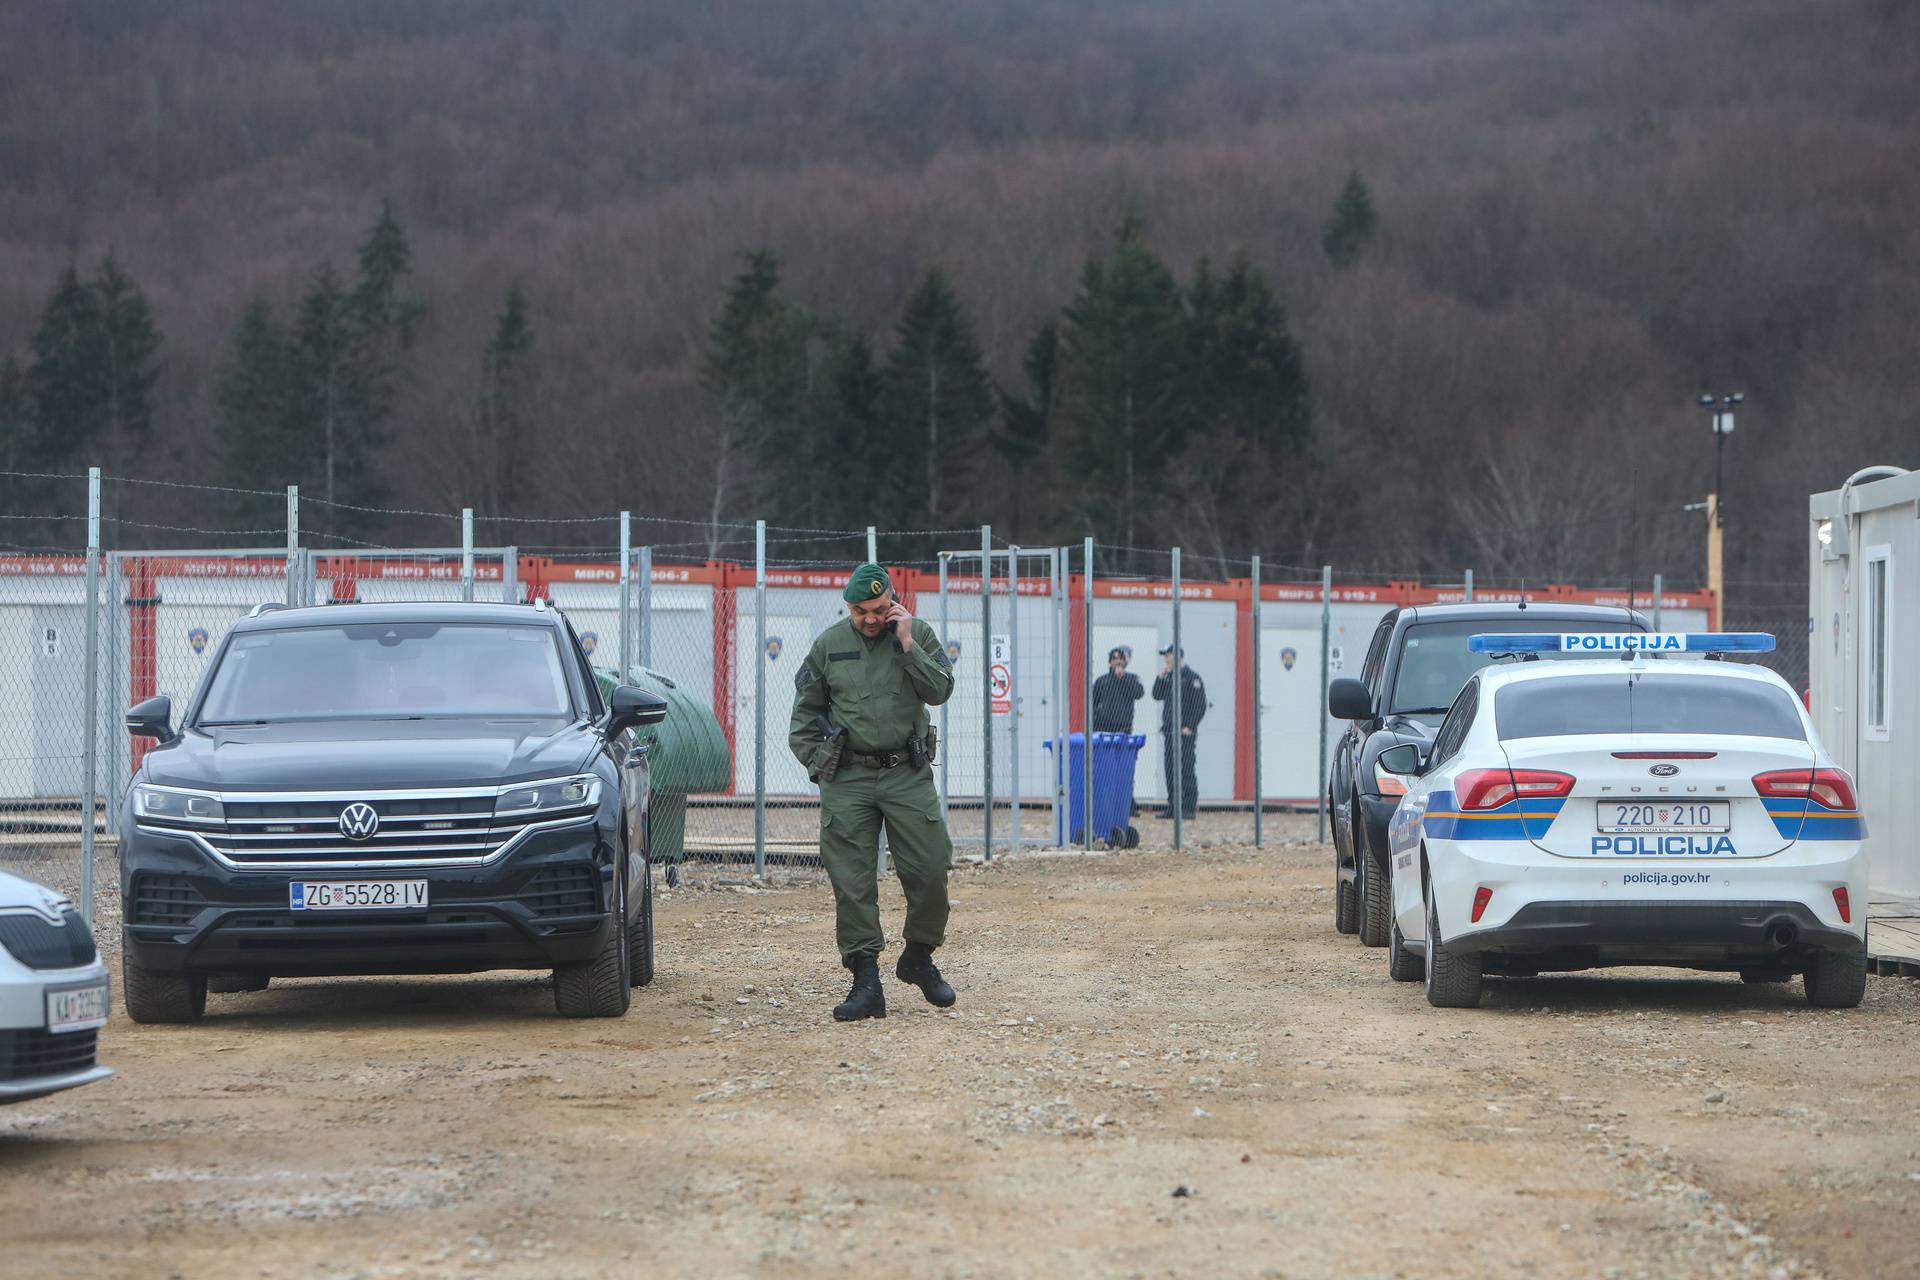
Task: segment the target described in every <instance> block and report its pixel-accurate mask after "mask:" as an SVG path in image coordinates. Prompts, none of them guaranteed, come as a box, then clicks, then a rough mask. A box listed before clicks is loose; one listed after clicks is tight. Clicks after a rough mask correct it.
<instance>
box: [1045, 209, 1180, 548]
mask: <svg viewBox="0 0 1920 1280" xmlns="http://www.w3.org/2000/svg"><path fill="white" fill-rule="evenodd" d="M1182 305H1183V304H1182V298H1181V295H1180V287H1179V285H1178V284H1177V283H1175V281H1174V278H1173V276H1172V274H1171V273H1170V272H1169V271H1168V270H1167V269H1166V267H1165V266H1164V265H1163V264H1162V263H1161V261H1160V259H1159V258H1157V257H1156V256H1154V254H1153V252H1152V251H1151V250H1150V249H1148V248H1147V245H1146V241H1145V237H1144V234H1143V228H1142V225H1141V223H1140V221H1139V219H1138V218H1137V217H1133V216H1131V215H1130V216H1128V217H1127V218H1126V219H1125V220H1124V221H1123V222H1122V223H1121V225H1120V228H1119V233H1118V235H1117V236H1116V238H1115V242H1114V246H1113V251H1112V252H1111V253H1110V254H1109V255H1107V256H1106V257H1105V258H1093V259H1090V260H1089V261H1088V263H1087V265H1086V267H1085V269H1084V270H1083V271H1082V272H1081V276H1080V290H1079V293H1078V294H1077V295H1076V297H1075V298H1074V300H1073V302H1072V303H1071V304H1070V305H1069V306H1068V307H1067V308H1066V311H1065V320H1066V324H1065V327H1064V328H1063V329H1062V331H1061V338H1060V340H1061V360H1060V373H1061V381H1062V384H1063V392H1064V400H1063V405H1062V408H1063V410H1064V426H1065V427H1066V439H1065V440H1064V441H1063V444H1064V461H1065V462H1066V464H1067V466H1068V467H1069V468H1070V472H1071V474H1072V475H1073V476H1074V477H1075V481H1076V483H1077V487H1078V491H1079V494H1078V496H1079V506H1080V514H1081V515H1082V516H1083V517H1084V518H1085V519H1086V520H1087V521H1089V522H1091V523H1092V525H1093V527H1094V528H1095V529H1096V530H1097V531H1098V532H1099V534H1100V536H1101V537H1102V539H1103V540H1105V541H1108V542H1118V543H1120V544H1121V545H1123V546H1127V547H1131V546H1133V545H1134V543H1135V540H1136V538H1137V537H1138V535H1140V534H1141V533H1142V532H1144V531H1145V530H1146V529H1147V528H1149V527H1150V521H1151V518H1152V513H1153V509H1154V507H1155V506H1156V505H1157V503H1158V499H1159V497H1160V493H1161V490H1162V487H1163V482H1164V479H1165V471H1166V464H1167V460H1168V458H1170V457H1171V456H1172V455H1173V454H1174V453H1176V452H1177V451H1178V450H1179V448H1180V446H1181V444H1182V443H1183V442H1184V439H1185V435H1186V431H1187V428H1188V425H1189V423H1190V421H1191V415H1190V413H1189V409H1188V406H1187V404H1186V396H1185V391H1186V386H1187V377H1188V359H1187V334H1186V317H1185V315H1184V314H1183V311H1182Z"/></svg>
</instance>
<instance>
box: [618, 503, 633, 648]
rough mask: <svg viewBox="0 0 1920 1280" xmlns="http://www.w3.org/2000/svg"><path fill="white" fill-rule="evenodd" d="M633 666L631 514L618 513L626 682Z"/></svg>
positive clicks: (621, 644) (621, 630)
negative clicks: (629, 670)
mask: <svg viewBox="0 0 1920 1280" xmlns="http://www.w3.org/2000/svg"><path fill="white" fill-rule="evenodd" d="M631 666H633V513H632V512H630V511H622V512H621V513H620V675H619V678H618V683H620V684H625V683H626V682H627V669H628V668H629V667H631Z"/></svg>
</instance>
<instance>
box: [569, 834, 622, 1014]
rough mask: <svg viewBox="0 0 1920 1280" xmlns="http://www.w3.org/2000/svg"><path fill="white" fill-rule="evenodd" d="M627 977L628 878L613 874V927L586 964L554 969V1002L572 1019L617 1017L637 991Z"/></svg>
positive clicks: (619, 872)
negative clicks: (632, 988)
mask: <svg viewBox="0 0 1920 1280" xmlns="http://www.w3.org/2000/svg"><path fill="white" fill-rule="evenodd" d="M628 986H629V979H628V976H627V877H626V873H625V871H623V870H616V871H615V873H614V877H613V927H612V928H610V929H608V930H607V940H606V941H605V942H604V943H602V944H601V946H600V951H599V954H597V955H595V956H594V957H593V959H591V960H589V961H587V962H586V963H585V964H570V965H565V966H563V967H561V968H558V969H555V970H554V971H553V1003H554V1007H555V1008H557V1009H558V1010H559V1011H560V1013H561V1014H562V1015H563V1016H565V1017H568V1018H617V1017H619V1016H620V1015H621V1014H623V1013H625V1012H626V1011H627V1005H628V1003H629V1002H630V1001H631V1000H632V999H633V993H632V992H631V991H630V990H628Z"/></svg>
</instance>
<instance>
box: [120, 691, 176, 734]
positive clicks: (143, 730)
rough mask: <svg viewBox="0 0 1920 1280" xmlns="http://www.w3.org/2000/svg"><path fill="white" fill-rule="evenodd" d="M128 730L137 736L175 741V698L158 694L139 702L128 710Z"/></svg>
mask: <svg viewBox="0 0 1920 1280" xmlns="http://www.w3.org/2000/svg"><path fill="white" fill-rule="evenodd" d="M127 732H128V733H130V734H132V735H133V736H134V737H136V738H158V739H159V740H160V741H161V742H172V741H173V699H172V698H169V697H168V696H167V695H166V694H164V693H162V694H158V695H156V696H154V697H151V698H148V699H147V700H146V701H145V702H141V703H137V704H136V705H135V706H134V707H133V708H132V709H130V710H129V711H128V712H127Z"/></svg>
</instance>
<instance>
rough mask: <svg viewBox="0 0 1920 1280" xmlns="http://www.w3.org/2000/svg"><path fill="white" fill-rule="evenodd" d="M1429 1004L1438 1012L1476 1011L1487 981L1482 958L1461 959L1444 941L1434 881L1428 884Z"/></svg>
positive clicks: (1467, 957)
mask: <svg viewBox="0 0 1920 1280" xmlns="http://www.w3.org/2000/svg"><path fill="white" fill-rule="evenodd" d="M1425 896H1426V904H1427V961H1426V979H1427V1003H1428V1004H1430V1005H1432V1006H1433V1007H1434V1008H1436V1009H1476V1008H1478V1007H1479V1006H1480V992H1481V989H1482V988H1483V987H1484V986H1485V985H1486V979H1485V977H1484V975H1483V970H1482V968H1481V964H1480V959H1481V958H1480V957H1479V956H1478V955H1471V956H1457V955H1455V954H1453V952H1451V951H1449V950H1447V944H1446V943H1445V942H1443V941H1441V938H1440V909H1439V908H1438V907H1436V906H1435V905H1434V901H1433V881H1432V880H1428V881H1427V882H1426V890H1425Z"/></svg>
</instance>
